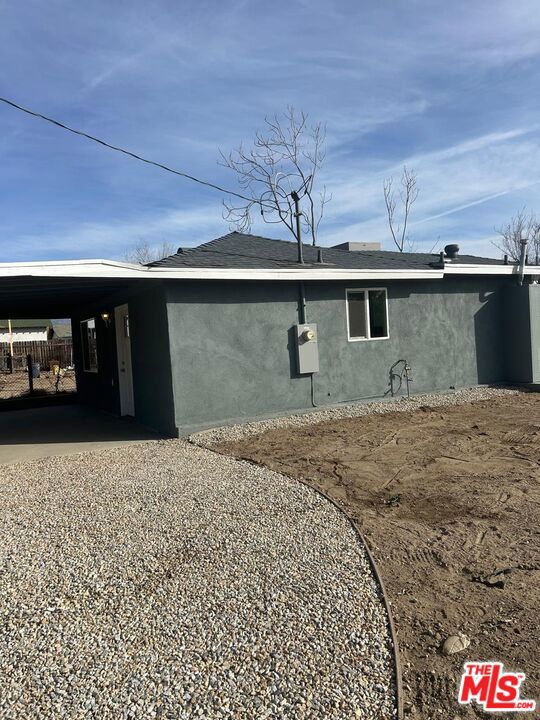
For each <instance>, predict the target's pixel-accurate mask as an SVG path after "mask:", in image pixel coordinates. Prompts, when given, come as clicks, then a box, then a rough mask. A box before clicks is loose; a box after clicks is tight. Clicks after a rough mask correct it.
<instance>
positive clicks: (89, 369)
mask: <svg viewBox="0 0 540 720" xmlns="http://www.w3.org/2000/svg"><path fill="white" fill-rule="evenodd" d="M91 321H94V331H95V335H96V367H95V368H92V367H87V366H86V365H87V364H86V359H87V358H86V356H85V339H84V326H85V324H87V323H89V322H91ZM79 327H80V329H81V342H82V347H81V350H82V366H83V372H85V373H94V374H95V373H98V372H99V360H98V352H97V321H96V318H95V317H90V318H85V319H84V320H80V322H79ZM86 342H88V339H86Z"/></svg>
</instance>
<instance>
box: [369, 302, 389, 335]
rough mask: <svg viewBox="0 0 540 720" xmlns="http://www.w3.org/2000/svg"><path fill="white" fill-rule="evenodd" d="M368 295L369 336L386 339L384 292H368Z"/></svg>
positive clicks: (386, 321) (386, 323)
mask: <svg viewBox="0 0 540 720" xmlns="http://www.w3.org/2000/svg"><path fill="white" fill-rule="evenodd" d="M368 295H369V336H370V337H372V338H381V337H387V335H388V319H387V317H386V290H370V291H369V292H368Z"/></svg>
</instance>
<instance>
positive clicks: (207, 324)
mask: <svg viewBox="0 0 540 720" xmlns="http://www.w3.org/2000/svg"><path fill="white" fill-rule="evenodd" d="M506 282H507V281H505V280H501V279H498V278H486V279H480V278H478V277H477V278H471V279H469V278H452V279H445V280H442V281H433V282H425V281H422V282H420V281H418V282H387V283H378V284H374V283H371V284H369V283H368V284H366V283H363V284H358V283H357V284H354V283H353V284H351V283H347V284H343V283H325V284H323V283H306V297H307V321H308V322H316V323H317V324H318V336H319V352H320V372H319V373H318V374H316V375H315V376H314V398H315V402H316V404H317V405H323V404H331V403H337V402H343V401H346V400H354V399H360V398H364V397H374V396H376V397H381V396H383V395H384V394H385V393H386V392H387V391H388V383H389V376H388V373H389V369H390V366H391V365H392V364H393V363H394V362H395V361H396V360H398V359H399V358H405V359H406V360H407V361H408V362H409V364H410V365H411V367H412V375H413V378H414V384H413V386H412V389H413V391H415V392H420V391H425V390H433V389H437V390H443V389H447V388H450V387H461V386H466V385H474V384H478V383H489V382H497V381H502V380H504V376H505V362H504V354H503V351H504V348H503V333H502V326H503V301H504V297H503V292H502V290H503V286H504V285H505V284H506ZM377 286H384V287H386V288H387V290H388V305H389V328H390V338H389V339H388V340H372V341H366V342H349V341H348V339H347V327H346V315H345V288H346V287H377ZM166 299H167V314H168V328H169V338H170V344H171V369H172V383H173V392H174V399H175V418H176V425H177V427H178V428H179V429H180V432H181V433H184V432H188V431H189V430H191V429H193V428H196V427H204V426H206V425H211V424H216V423H219V422H227V421H231V420H236V419H246V418H252V417H258V416H264V415H270V414H273V413H282V412H287V411H292V410H297V409H304V408H309V407H311V406H312V403H311V381H310V377H309V376H302V377H299V376H298V375H297V372H296V356H295V346H294V342H293V326H294V325H295V323H297V322H298V286H297V284H296V283H266V284H264V283H260V284H259V283H257V284H255V283H232V282H231V283H202V282H199V283H196V282H193V283H169V284H168V285H167V287H166Z"/></svg>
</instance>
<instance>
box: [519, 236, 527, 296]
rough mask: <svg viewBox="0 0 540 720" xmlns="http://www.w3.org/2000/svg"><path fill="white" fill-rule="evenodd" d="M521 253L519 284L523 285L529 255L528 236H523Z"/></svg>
mask: <svg viewBox="0 0 540 720" xmlns="http://www.w3.org/2000/svg"><path fill="white" fill-rule="evenodd" d="M519 242H520V243H521V255H520V257H519V271H518V272H519V280H518V282H519V284H520V285H523V276H524V274H525V262H526V257H527V245H528V243H529V241H528V239H527V238H521V240H520V241H519Z"/></svg>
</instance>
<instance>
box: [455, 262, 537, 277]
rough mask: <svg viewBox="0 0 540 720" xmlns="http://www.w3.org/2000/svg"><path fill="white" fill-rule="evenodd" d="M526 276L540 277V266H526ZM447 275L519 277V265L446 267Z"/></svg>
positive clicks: (524, 270)
mask: <svg viewBox="0 0 540 720" xmlns="http://www.w3.org/2000/svg"><path fill="white" fill-rule="evenodd" d="M523 272H524V274H525V275H540V266H538V265H525V267H524V269H523ZM444 274H445V275H519V267H518V266H517V265H481V264H478V265H465V264H460V265H448V264H447V265H445V266H444Z"/></svg>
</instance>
